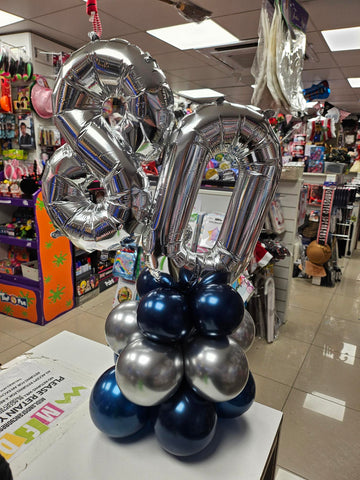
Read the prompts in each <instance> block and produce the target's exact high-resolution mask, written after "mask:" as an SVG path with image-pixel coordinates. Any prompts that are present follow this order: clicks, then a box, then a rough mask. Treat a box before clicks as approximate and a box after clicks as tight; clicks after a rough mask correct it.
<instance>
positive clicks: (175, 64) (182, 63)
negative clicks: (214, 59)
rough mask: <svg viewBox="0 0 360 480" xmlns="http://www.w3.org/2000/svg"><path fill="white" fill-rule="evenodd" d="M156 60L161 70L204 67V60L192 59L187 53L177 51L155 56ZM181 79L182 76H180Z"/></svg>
mask: <svg viewBox="0 0 360 480" xmlns="http://www.w3.org/2000/svg"><path fill="white" fill-rule="evenodd" d="M156 60H157V62H158V64H159V65H160V68H162V69H163V70H177V69H183V68H190V67H198V66H199V65H204V66H206V65H207V64H206V62H205V61H204V60H201V59H199V58H198V57H194V56H192V55H190V54H189V53H187V52H186V53H185V52H181V51H179V50H177V51H176V52H174V53H161V54H159V55H156ZM180 76H181V77H182V76H183V75H180Z"/></svg>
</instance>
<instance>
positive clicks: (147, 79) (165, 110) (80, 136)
mask: <svg viewBox="0 0 360 480" xmlns="http://www.w3.org/2000/svg"><path fill="white" fill-rule="evenodd" d="M112 98H115V99H117V104H118V105H120V107H119V108H120V116H121V120H120V122H119V124H118V125H117V127H116V130H115V129H112V128H111V127H110V125H109V124H108V123H107V121H106V120H105V118H104V116H103V110H104V102H105V101H106V100H108V99H112ZM172 107H173V95H172V91H171V89H170V87H169V86H168V84H167V83H166V78H165V75H164V74H163V72H162V71H161V70H160V69H159V67H158V65H157V63H156V62H155V60H154V59H152V58H151V57H150V55H149V54H146V53H144V52H142V51H141V50H140V49H139V48H138V47H136V46H134V45H130V44H129V43H128V42H126V41H125V40H119V39H113V40H96V41H93V42H91V43H89V44H87V45H85V46H84V47H82V48H80V49H79V50H77V51H76V52H74V53H73V54H72V55H71V56H70V58H69V59H68V61H67V62H66V63H65V64H64V65H63V67H62V69H61V71H60V73H59V76H58V79H57V82H56V84H55V88H54V94H53V110H54V119H55V123H56V126H57V127H58V129H59V130H60V132H61V134H62V135H63V136H64V138H65V139H66V141H67V145H65V146H63V147H61V148H60V149H59V150H57V152H56V153H55V155H54V156H53V157H52V158H51V159H50V160H49V162H47V165H46V167H45V171H44V175H43V177H42V186H43V193H44V201H45V206H46V208H47V211H48V213H49V216H50V218H51V220H52V221H53V222H54V224H55V225H56V226H57V227H58V229H59V230H60V232H61V233H62V234H63V235H65V236H67V237H68V238H69V239H70V240H71V241H72V242H73V243H74V244H75V245H77V246H79V247H80V248H82V249H85V250H111V249H115V248H117V247H118V245H119V242H120V240H121V235H120V234H119V231H120V230H121V229H124V230H125V232H127V233H128V234H129V233H130V234H131V233H134V232H137V230H140V231H141V230H142V222H144V221H145V219H146V218H147V217H148V214H149V213H148V210H149V205H150V193H149V189H148V182H147V178H146V175H145V174H144V172H143V170H142V168H141V164H142V163H143V162H147V161H150V160H154V159H155V160H156V159H157V158H158V157H159V155H160V154H161V152H162V150H163V148H164V145H165V144H166V142H167V138H168V136H169V134H170V131H171V129H172V122H173V108H172ZM94 180H99V181H100V186H101V187H102V188H103V190H104V197H103V199H102V200H100V202H99V203H97V204H94V203H93V202H92V201H91V200H90V198H89V195H88V191H87V187H88V186H89V184H90V183H91V182H92V181H94ZM137 233H139V232H137Z"/></svg>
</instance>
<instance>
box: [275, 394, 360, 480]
mask: <svg viewBox="0 0 360 480" xmlns="http://www.w3.org/2000/svg"><path fill="white" fill-rule="evenodd" d="M359 431H360V412H357V411H355V410H352V409H350V408H344V407H343V406H341V405H337V404H335V403H333V402H330V401H327V400H324V399H322V398H319V397H314V395H311V394H307V393H305V392H300V391H299V390H296V389H293V390H292V391H291V393H290V395H289V398H288V400H287V402H286V404H285V407H284V419H283V424H282V427H281V432H280V447H279V453H278V459H277V461H278V464H279V465H280V466H281V467H282V468H284V469H286V470H289V471H291V472H295V473H296V474H297V475H299V476H300V477H304V478H306V479H309V480H359V460H358V458H359V451H360V435H359Z"/></svg>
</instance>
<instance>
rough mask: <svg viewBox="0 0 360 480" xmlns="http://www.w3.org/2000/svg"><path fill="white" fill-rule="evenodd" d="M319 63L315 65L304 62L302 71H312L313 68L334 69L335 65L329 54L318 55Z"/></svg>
mask: <svg viewBox="0 0 360 480" xmlns="http://www.w3.org/2000/svg"><path fill="white" fill-rule="evenodd" d="M318 57H319V61H317V62H316V63H312V62H304V70H313V69H314V67H315V68H331V67H336V63H335V61H334V59H333V58H332V56H331V54H330V53H319V54H318Z"/></svg>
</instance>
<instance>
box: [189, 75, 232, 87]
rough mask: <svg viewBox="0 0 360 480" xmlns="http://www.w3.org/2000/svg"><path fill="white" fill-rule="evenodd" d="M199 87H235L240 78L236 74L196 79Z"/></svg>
mask: <svg viewBox="0 0 360 480" xmlns="http://www.w3.org/2000/svg"><path fill="white" fill-rule="evenodd" d="M195 83H196V84H197V85H198V86H199V87H205V86H206V87H209V88H214V89H215V90H216V88H220V87H222V88H224V87H237V86H239V83H240V80H239V77H238V76H228V77H222V78H209V79H207V80H197V81H196V82H195Z"/></svg>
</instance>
